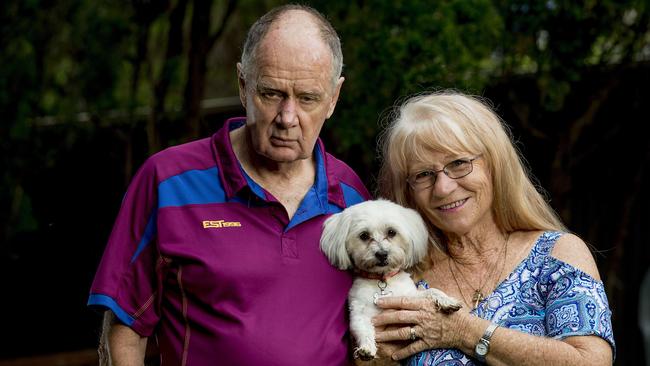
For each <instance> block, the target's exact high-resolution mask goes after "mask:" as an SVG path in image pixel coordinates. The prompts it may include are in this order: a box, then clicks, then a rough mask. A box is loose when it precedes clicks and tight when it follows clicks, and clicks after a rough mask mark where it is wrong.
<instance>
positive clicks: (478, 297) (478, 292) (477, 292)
mask: <svg viewBox="0 0 650 366" xmlns="http://www.w3.org/2000/svg"><path fill="white" fill-rule="evenodd" d="M509 241H510V233H508V235H507V236H506V239H505V244H504V246H503V250H502V253H503V263H502V264H501V271H500V272H499V276H498V277H497V282H498V280H499V278H501V276H503V271H504V269H505V266H506V259H507V257H508V242H509ZM500 256H501V253H499V257H500ZM452 261H453V262H454V266H455V267H456V270H457V271H458V272H460V276H461V278H462V279H463V281H464V282H465V283H466V284H467V286H469V288H471V289H473V290H474V294H473V295H472V301H473V303H474V309H475V308H476V307H478V304H479V303H480V302H481V301H483V300H484V299H485V294H483V289H484V288H485V285H486V284H487V281H488V280H489V279H490V278H492V277H493V276H494V273H495V271H496V269H497V267H498V263H499V259H498V258H497V261H496V262H495V263H494V266H493V267H492V269H491V270H490V271H489V272H488V275H487V276H486V277H485V279H483V283H482V284H480V286H479V287H478V288H474V286H472V284H471V283H469V281H468V280H467V278H465V275H464V274H463V271H462V270H461V269H460V267H458V263H456V261H455V260H454V259H453V258H452V257H449V262H447V263H448V265H449V272H451V275H452V277H453V278H454V282H456V286H457V287H458V291H460V295H461V296H462V297H463V301H465V303H466V304H470V302H469V301H467V300H466V298H465V294H464V293H463V290H462V289H461V287H460V284H459V283H458V279H457V278H456V274H455V273H454V271H453V269H452V268H451V262H452Z"/></svg>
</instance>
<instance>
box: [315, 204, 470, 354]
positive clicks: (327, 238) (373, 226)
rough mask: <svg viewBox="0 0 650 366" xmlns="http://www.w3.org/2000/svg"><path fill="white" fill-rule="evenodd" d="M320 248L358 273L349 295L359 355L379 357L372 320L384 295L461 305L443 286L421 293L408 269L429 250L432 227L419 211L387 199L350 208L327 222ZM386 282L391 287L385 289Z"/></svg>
mask: <svg viewBox="0 0 650 366" xmlns="http://www.w3.org/2000/svg"><path fill="white" fill-rule="evenodd" d="M320 246H321V249H322V251H323V252H324V253H325V255H326V256H327V258H328V259H329V261H330V263H331V264H332V265H333V266H335V267H337V268H339V269H341V270H348V269H354V270H355V273H356V274H358V276H356V277H355V280H354V283H353V284H352V288H351V289H350V293H349V295H348V304H349V307H350V332H351V333H352V336H353V338H354V340H355V342H356V344H357V347H356V348H355V350H354V357H355V358H361V359H363V360H370V359H373V358H375V357H376V354H377V345H376V342H375V328H374V326H373V325H372V322H371V320H372V318H373V317H374V316H375V315H376V314H378V313H379V311H380V309H379V308H378V307H377V306H376V305H375V301H376V299H377V297H379V296H420V297H429V298H431V299H433V300H434V301H435V302H436V304H437V305H438V307H439V308H440V309H441V310H442V311H445V312H451V311H456V310H458V309H459V308H460V307H461V305H460V303H459V302H458V301H457V300H455V299H453V298H451V297H449V296H447V295H446V294H445V293H444V292H442V291H440V290H437V289H428V290H422V291H418V290H417V288H416V286H415V284H414V283H413V280H412V279H411V276H410V275H409V274H408V273H407V272H405V271H404V270H406V269H408V268H410V267H413V266H414V265H416V264H417V263H418V262H420V261H421V260H422V259H423V258H424V256H425V255H426V254H427V251H428V249H429V248H428V232H427V228H426V226H425V224H424V221H423V220H422V218H421V217H420V215H419V214H418V213H417V212H416V211H415V210H412V209H409V208H406V207H403V206H400V205H398V204H396V203H393V202H391V201H388V200H384V199H378V200H373V201H366V202H363V203H359V204H356V205H354V206H351V207H348V208H347V209H345V210H343V211H342V212H340V213H338V214H334V215H332V216H331V217H329V218H328V219H327V220H326V221H325V223H324V227H323V235H322V236H321V240H320ZM359 274H360V275H359ZM380 285H381V286H382V287H384V285H385V288H383V291H382V289H381V288H380V287H379V286H380ZM382 292H383V295H382Z"/></svg>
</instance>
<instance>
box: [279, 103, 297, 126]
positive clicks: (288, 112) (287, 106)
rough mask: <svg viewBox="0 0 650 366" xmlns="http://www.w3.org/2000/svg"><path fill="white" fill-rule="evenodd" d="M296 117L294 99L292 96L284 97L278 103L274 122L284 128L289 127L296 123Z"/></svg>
mask: <svg viewBox="0 0 650 366" xmlns="http://www.w3.org/2000/svg"><path fill="white" fill-rule="evenodd" d="M297 117H298V113H297V105H296V100H295V99H294V98H291V97H289V98H285V99H284V100H283V101H282V103H281V104H280V110H279V111H278V115H277V117H276V123H278V124H280V125H282V126H283V127H285V128H288V127H291V126H293V125H294V124H295V123H296V120H297Z"/></svg>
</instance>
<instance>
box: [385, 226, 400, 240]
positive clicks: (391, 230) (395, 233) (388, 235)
mask: <svg viewBox="0 0 650 366" xmlns="http://www.w3.org/2000/svg"><path fill="white" fill-rule="evenodd" d="M395 235H397V231H395V229H392V228H391V229H388V231H387V232H386V236H387V237H389V238H392V237H394V236H395Z"/></svg>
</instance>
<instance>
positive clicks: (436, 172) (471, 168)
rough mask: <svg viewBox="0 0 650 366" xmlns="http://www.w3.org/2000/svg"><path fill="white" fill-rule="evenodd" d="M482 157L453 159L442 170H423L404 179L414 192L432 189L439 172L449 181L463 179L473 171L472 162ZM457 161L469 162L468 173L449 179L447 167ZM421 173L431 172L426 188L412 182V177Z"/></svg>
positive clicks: (479, 155)
mask: <svg viewBox="0 0 650 366" xmlns="http://www.w3.org/2000/svg"><path fill="white" fill-rule="evenodd" d="M482 155H483V154H478V155H476V156H475V157H473V158H458V159H454V160H452V161H450V162H449V163H447V164H445V165H444V166H443V167H442V169H440V170H433V169H424V170H419V171H417V172H415V173H414V174H412V175H409V176H408V177H407V178H406V182H407V183H408V185H409V187H411V189H413V190H414V191H416V190H417V191H421V190H424V189H427V188H430V187H433V186H434V185H435V184H436V182H437V181H438V174H439V173H440V172H442V173H445V175H446V176H447V177H449V178H450V179H460V178H465V177H466V176H468V175H470V174H471V173H472V172H473V171H474V160H476V159H478V158H480V157H481V156H482ZM458 160H465V161H467V162H469V171H468V172H467V173H466V174H463V175H461V176H460V177H450V176H449V172H448V167H449V165H451V164H453V163H455V162H456V161H458ZM422 172H431V173H432V175H431V178H430V179H429V181H430V184H429V185H427V186H423V187H417V186H416V185H415V182H414V181H413V177H414V176H415V175H417V174H420V173H422Z"/></svg>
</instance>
